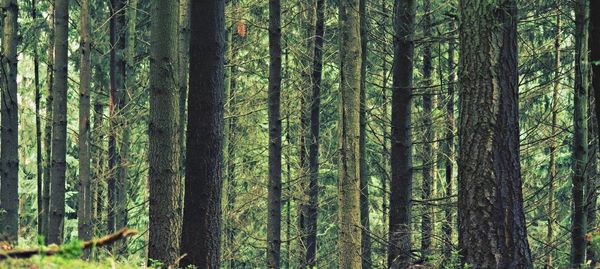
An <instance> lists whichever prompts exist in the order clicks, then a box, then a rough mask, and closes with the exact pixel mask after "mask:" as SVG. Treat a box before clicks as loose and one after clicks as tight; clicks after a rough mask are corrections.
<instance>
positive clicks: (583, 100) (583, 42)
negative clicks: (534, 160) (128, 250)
mask: <svg viewBox="0 0 600 269" xmlns="http://www.w3.org/2000/svg"><path fill="white" fill-rule="evenodd" d="M589 3H590V1H586V0H578V1H576V2H575V87H574V89H575V93H574V101H573V107H574V112H573V125H574V135H573V136H574V138H573V140H574V141H573V157H572V158H573V179H572V181H573V187H572V198H573V211H572V222H571V267H573V268H582V267H583V266H584V263H585V249H586V241H585V234H586V233H587V212H586V211H587V205H586V194H585V186H586V179H587V173H586V167H587V165H588V160H589V159H588V121H587V120H586V118H587V115H588V114H587V113H588V87H589V82H588V76H589V69H588V64H589V63H588V53H587V52H588V30H589V28H588V25H589Z"/></svg>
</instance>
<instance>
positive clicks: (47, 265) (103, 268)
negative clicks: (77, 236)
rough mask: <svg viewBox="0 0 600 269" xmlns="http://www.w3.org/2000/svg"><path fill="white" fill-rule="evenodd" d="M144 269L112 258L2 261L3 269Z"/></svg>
mask: <svg viewBox="0 0 600 269" xmlns="http://www.w3.org/2000/svg"><path fill="white" fill-rule="evenodd" d="M142 267H143V266H140V265H133V264H131V263H122V262H116V261H115V260H114V259H112V258H105V259H103V260H101V261H84V260H81V259H76V258H73V259H70V258H66V257H61V256H51V257H42V256H34V257H31V258H29V259H9V260H4V261H0V268H2V269H109V268H110V269H135V268H142Z"/></svg>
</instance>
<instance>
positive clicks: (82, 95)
mask: <svg viewBox="0 0 600 269" xmlns="http://www.w3.org/2000/svg"><path fill="white" fill-rule="evenodd" d="M80 12H81V13H80V22H79V23H80V24H79V32H80V36H81V41H80V42H81V46H80V50H81V65H80V67H79V84H80V87H79V140H78V141H79V202H78V208H77V210H78V211H77V221H78V234H79V238H80V239H81V240H90V239H91V238H92V193H91V188H90V187H91V182H90V181H91V178H90V175H91V171H90V148H89V143H90V87H91V86H90V84H91V77H92V62H91V57H90V54H91V51H90V41H91V40H90V28H91V27H90V2H89V0H82V1H81V11H80Z"/></svg>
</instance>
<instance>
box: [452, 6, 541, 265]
mask: <svg viewBox="0 0 600 269" xmlns="http://www.w3.org/2000/svg"><path fill="white" fill-rule="evenodd" d="M500 2H502V1H492V2H485V3H483V2H481V3H479V2H477V3H473V2H469V1H465V0H463V1H461V12H462V23H463V24H462V25H461V29H460V35H461V38H460V40H461V58H460V72H459V76H460V82H461V84H460V85H461V87H462V89H461V102H460V105H461V113H462V114H461V117H460V134H459V138H460V147H461V150H460V152H459V158H460V161H459V178H460V179H461V180H460V182H459V199H458V200H459V208H458V209H459V223H460V227H459V230H460V233H459V241H460V242H459V244H460V248H461V254H462V258H463V262H464V263H465V264H468V265H469V266H472V267H474V268H533V265H532V263H531V257H530V254H529V246H528V243H527V235H526V228H525V217H524V214H523V200H522V199H523V198H522V194H521V172H520V165H519V136H518V134H519V123H518V87H517V79H518V76H517V40H516V25H517V24H516V20H517V9H516V2H515V1H507V2H502V3H500ZM500 11H502V12H500ZM482 50H483V51H482ZM484 55H485V56H484ZM488 55H491V57H490V56H488ZM499 220H500V221H499Z"/></svg>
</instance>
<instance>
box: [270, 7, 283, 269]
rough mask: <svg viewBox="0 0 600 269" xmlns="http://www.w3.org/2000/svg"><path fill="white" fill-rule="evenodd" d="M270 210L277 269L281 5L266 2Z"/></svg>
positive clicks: (273, 258) (272, 261)
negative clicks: (267, 23)
mask: <svg viewBox="0 0 600 269" xmlns="http://www.w3.org/2000/svg"><path fill="white" fill-rule="evenodd" d="M269 59H270V63H269V92H268V94H269V98H268V99H269V194H268V196H269V197H268V199H269V206H268V222H267V267H268V268H279V267H280V248H281V113H280V107H281V104H280V95H281V5H280V0H269Z"/></svg>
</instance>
